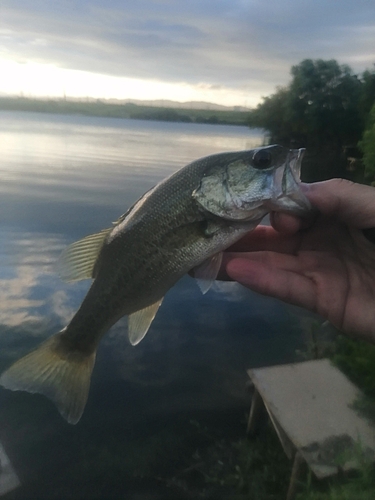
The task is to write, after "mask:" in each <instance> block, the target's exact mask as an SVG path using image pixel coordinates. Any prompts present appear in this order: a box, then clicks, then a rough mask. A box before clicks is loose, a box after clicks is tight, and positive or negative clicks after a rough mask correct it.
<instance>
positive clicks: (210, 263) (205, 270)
mask: <svg viewBox="0 0 375 500" xmlns="http://www.w3.org/2000/svg"><path fill="white" fill-rule="evenodd" d="M222 259H223V253H222V252H219V253H217V254H215V255H213V256H212V257H210V258H208V259H206V260H205V261H203V262H202V263H201V264H199V266H197V267H195V268H194V269H193V275H194V278H195V279H196V281H197V283H198V286H199V288H200V289H201V291H202V293H203V294H205V293H207V292H208V290H209V289H210V288H211V285H212V283H213V282H214V281H215V279H216V278H217V275H218V272H219V270H220V266H221V261H222Z"/></svg>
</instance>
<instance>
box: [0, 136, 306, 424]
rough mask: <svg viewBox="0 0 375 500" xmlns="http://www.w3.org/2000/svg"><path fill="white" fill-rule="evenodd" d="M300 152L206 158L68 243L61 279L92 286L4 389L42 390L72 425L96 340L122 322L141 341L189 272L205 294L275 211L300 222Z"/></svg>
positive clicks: (9, 375) (267, 149)
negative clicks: (236, 248)
mask: <svg viewBox="0 0 375 500" xmlns="http://www.w3.org/2000/svg"><path fill="white" fill-rule="evenodd" d="M304 151H305V150H304V149H288V148H285V147H283V146H280V145H271V146H264V147H259V148H255V149H252V150H246V151H235V152H226V153H219V154H214V155H210V156H207V157H204V158H201V159H198V160H196V161H193V162H192V163H190V164H189V165H187V166H185V167H183V168H181V169H180V170H177V171H176V172H175V173H173V174H172V175H170V176H169V177H167V178H166V179H164V180H162V181H161V182H160V183H158V184H157V185H156V186H155V187H153V188H152V189H150V190H149V191H147V192H146V193H145V194H144V195H143V196H142V197H141V198H140V199H139V200H138V201H137V202H136V203H135V204H134V205H133V206H132V207H131V208H129V210H128V211H127V212H126V213H125V214H124V215H122V216H121V217H120V218H119V219H118V221H116V222H115V223H113V225H112V226H111V227H109V228H108V229H105V230H102V231H100V232H98V233H96V234H93V235H89V236H86V237H84V238H83V239H81V240H79V241H78V242H76V243H73V244H72V245H70V246H68V247H67V248H66V249H65V250H64V251H63V253H62V255H61V257H60V259H59V264H58V267H59V273H60V276H61V277H62V279H64V280H66V281H78V280H83V279H93V282H92V284H91V287H90V288H89V290H88V292H87V295H86V296H85V298H84V299H83V302H82V304H81V306H80V307H79V309H78V311H77V312H76V314H75V315H74V317H73V318H72V320H71V321H70V323H69V324H68V325H67V326H66V327H65V328H63V329H62V330H61V331H60V332H58V333H56V334H55V335H52V336H51V337H49V338H48V339H47V340H45V341H44V342H43V343H42V344H41V345H40V346H39V347H38V348H36V349H35V350H34V351H32V352H30V353H29V354H27V355H26V356H24V357H23V358H21V359H20V360H18V361H16V362H15V363H14V364H13V365H11V366H10V368H8V369H7V370H6V371H5V372H4V373H3V374H2V375H1V377H0V384H1V385H2V386H3V387H4V388H6V389H10V390H13V391H27V392H29V393H40V394H43V395H44V396H46V397H47V398H49V399H51V400H52V401H53V402H54V403H55V405H56V406H57V409H58V410H59V412H60V414H61V415H62V416H63V417H64V418H65V419H66V420H67V422H69V423H71V424H76V423H77V422H78V421H79V420H80V418H81V416H82V414H83V411H84V408H85V405H86V402H87V399H88V394H89V388H90V379H91V374H92V370H93V367H94V363H95V356H96V351H97V348H98V344H99V342H100V339H101V338H102V336H103V335H104V334H105V333H106V332H107V331H108V330H109V329H110V328H111V327H112V326H113V325H114V324H115V323H116V322H117V321H118V320H119V319H120V318H122V317H123V316H125V315H127V316H128V336H129V340H130V343H131V344H132V345H134V346H135V345H137V344H138V343H139V342H140V341H141V340H142V339H143V338H144V336H145V335H146V333H147V331H148V330H149V328H150V325H151V323H152V321H153V319H154V317H155V315H156V313H157V311H158V309H159V307H160V305H161V303H162V301H163V297H164V296H165V294H166V293H167V291H168V290H169V289H170V288H171V287H173V285H174V284H175V283H176V282H177V281H178V280H179V279H180V278H181V277H182V276H184V275H185V274H186V273H190V274H193V276H194V277H195V278H196V279H197V281H198V284H199V286H200V288H201V290H202V292H203V293H205V292H207V291H208V289H209V288H210V286H211V284H212V283H213V281H214V280H215V278H216V277H217V274H218V271H219V269H220V265H221V257H222V252H223V251H224V250H225V249H226V248H228V247H229V246H231V245H232V244H233V243H235V242H236V241H237V240H239V239H240V238H241V237H242V236H243V235H245V234H246V233H247V232H249V231H251V230H252V229H254V228H255V227H256V226H257V225H258V224H259V223H260V221H261V220H262V219H263V217H264V216H265V215H266V214H268V213H269V212H272V211H282V212H289V213H293V214H298V215H302V216H303V215H306V214H307V213H309V212H310V211H311V205H310V203H309V201H308V199H307V198H306V197H305V195H304V194H303V192H302V191H301V189H300V185H299V184H300V168H301V162H302V158H303V154H304Z"/></svg>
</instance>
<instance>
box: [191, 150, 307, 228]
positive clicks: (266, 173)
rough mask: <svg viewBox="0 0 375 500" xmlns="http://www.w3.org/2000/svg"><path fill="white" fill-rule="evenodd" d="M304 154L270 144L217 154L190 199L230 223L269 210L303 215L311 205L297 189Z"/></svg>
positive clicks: (252, 218) (300, 151) (262, 214)
mask: <svg viewBox="0 0 375 500" xmlns="http://www.w3.org/2000/svg"><path fill="white" fill-rule="evenodd" d="M304 152H305V150H304V149H288V148H285V147H283V146H279V145H273V146H266V147H260V148H257V149H254V150H249V151H242V152H238V153H230V154H225V153H224V154H223V155H222V158H220V156H221V155H217V159H216V161H215V158H214V161H213V163H212V164H211V165H210V166H209V167H208V168H207V170H206V171H205V173H204V175H203V177H202V179H201V182H200V185H199V187H198V188H197V189H196V190H195V191H194V192H193V197H194V199H195V200H196V202H197V203H198V204H199V205H200V206H201V207H202V208H203V209H204V210H206V211H208V212H210V213H212V214H214V215H216V216H219V217H221V218H224V219H229V220H257V219H259V218H262V217H263V216H264V215H266V214H267V213H268V212H271V211H277V212H291V213H294V214H296V215H303V214H306V213H307V212H309V211H311V205H310V202H309V200H308V199H307V198H306V196H305V195H304V193H303V192H302V191H301V189H300V186H299V184H300V171H301V162H302V158H303V155H304Z"/></svg>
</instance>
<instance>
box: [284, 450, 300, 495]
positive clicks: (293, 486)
mask: <svg viewBox="0 0 375 500" xmlns="http://www.w3.org/2000/svg"><path fill="white" fill-rule="evenodd" d="M303 463H304V459H303V457H302V455H301V453H300V452H299V451H298V450H297V451H296V454H295V455H294V461H293V468H292V474H291V476H290V482H289V488H288V494H287V496H286V500H293V498H294V497H295V495H296V492H297V482H298V479H299V477H300V475H301V470H302V465H303Z"/></svg>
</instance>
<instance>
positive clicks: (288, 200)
mask: <svg viewBox="0 0 375 500" xmlns="http://www.w3.org/2000/svg"><path fill="white" fill-rule="evenodd" d="M305 151H306V149H304V148H300V149H290V150H289V152H288V155H287V157H286V160H285V163H284V165H283V166H282V167H280V168H278V169H276V171H275V172H274V177H273V190H272V191H273V192H272V198H271V200H270V204H271V206H272V209H273V210H275V211H278V212H280V211H290V212H293V213H297V214H303V213H306V212H307V211H311V204H310V202H309V200H308V199H307V198H306V196H305V195H304V193H303V192H302V191H301V189H300V183H301V179H300V176H301V164H302V159H303V156H304V154H305Z"/></svg>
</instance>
